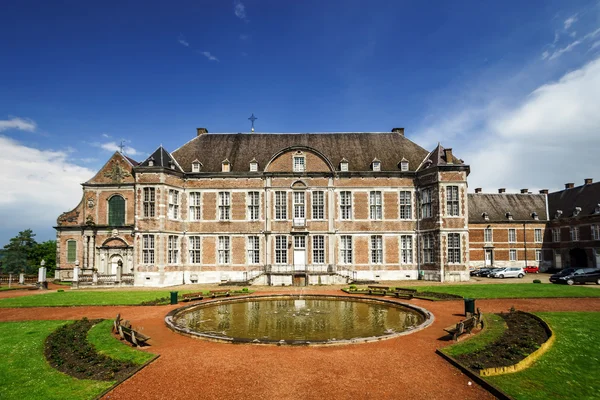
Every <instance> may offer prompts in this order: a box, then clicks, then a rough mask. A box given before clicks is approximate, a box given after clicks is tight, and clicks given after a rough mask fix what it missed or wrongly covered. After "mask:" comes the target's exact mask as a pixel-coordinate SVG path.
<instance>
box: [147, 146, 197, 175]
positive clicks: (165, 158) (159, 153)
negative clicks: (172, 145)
mask: <svg viewBox="0 0 600 400" xmlns="http://www.w3.org/2000/svg"><path fill="white" fill-rule="evenodd" d="M151 159H152V160H153V161H154V167H163V168H171V163H169V161H171V162H173V163H175V169H176V170H178V171H181V167H180V166H179V165H178V163H177V161H176V160H175V159H174V158H173V157H172V156H171V154H170V153H169V152H168V151H167V150H165V148H164V147H162V146H159V147H158V149H156V150H155V151H154V153H152V154H151V155H150V157H148V158H147V159H146V160H145V161H143V162H141V163H139V165H138V166H140V167H149V166H150V165H149V162H150V160H151ZM192 161H193V160H192ZM192 161H190V170H191V169H192Z"/></svg>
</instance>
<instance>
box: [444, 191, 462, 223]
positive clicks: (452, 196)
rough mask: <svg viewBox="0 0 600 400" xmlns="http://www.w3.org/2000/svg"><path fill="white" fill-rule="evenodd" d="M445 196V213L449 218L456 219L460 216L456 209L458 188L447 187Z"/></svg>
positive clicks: (457, 208)
mask: <svg viewBox="0 0 600 400" xmlns="http://www.w3.org/2000/svg"><path fill="white" fill-rule="evenodd" d="M446 196H447V198H446V212H447V213H448V215H449V216H451V217H458V216H459V215H460V210H459V207H458V186H447V187H446Z"/></svg>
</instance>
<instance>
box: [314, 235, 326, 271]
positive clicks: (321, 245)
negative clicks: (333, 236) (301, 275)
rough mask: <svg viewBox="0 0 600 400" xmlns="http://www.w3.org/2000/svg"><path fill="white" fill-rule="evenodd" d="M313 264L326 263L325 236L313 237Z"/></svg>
mask: <svg viewBox="0 0 600 400" xmlns="http://www.w3.org/2000/svg"><path fill="white" fill-rule="evenodd" d="M312 239H313V240H312V252H313V260H312V261H313V264H325V236H313V238H312Z"/></svg>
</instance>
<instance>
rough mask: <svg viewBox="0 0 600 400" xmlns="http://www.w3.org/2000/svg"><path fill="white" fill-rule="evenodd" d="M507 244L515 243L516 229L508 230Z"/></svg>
mask: <svg viewBox="0 0 600 400" xmlns="http://www.w3.org/2000/svg"><path fill="white" fill-rule="evenodd" d="M508 242H509V243H517V230H516V229H509V230H508Z"/></svg>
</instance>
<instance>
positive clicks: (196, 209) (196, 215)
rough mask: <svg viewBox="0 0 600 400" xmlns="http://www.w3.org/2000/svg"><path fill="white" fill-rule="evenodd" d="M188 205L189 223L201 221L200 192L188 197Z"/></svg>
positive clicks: (192, 193)
mask: <svg viewBox="0 0 600 400" xmlns="http://www.w3.org/2000/svg"><path fill="white" fill-rule="evenodd" d="M189 203H190V221H200V220H201V219H202V202H201V196H200V192H191V193H190V195H189Z"/></svg>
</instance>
